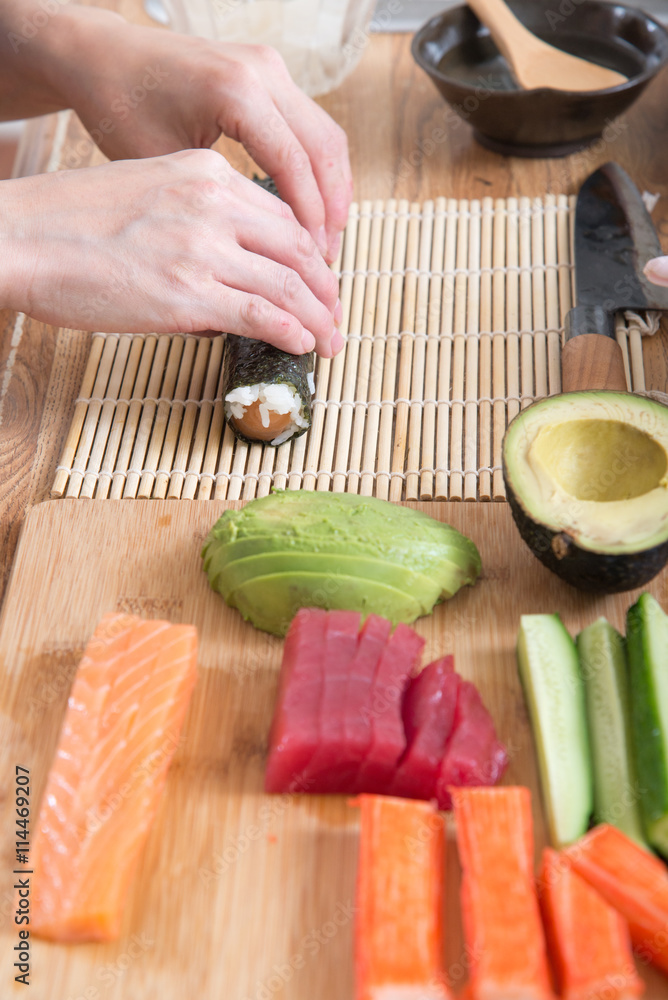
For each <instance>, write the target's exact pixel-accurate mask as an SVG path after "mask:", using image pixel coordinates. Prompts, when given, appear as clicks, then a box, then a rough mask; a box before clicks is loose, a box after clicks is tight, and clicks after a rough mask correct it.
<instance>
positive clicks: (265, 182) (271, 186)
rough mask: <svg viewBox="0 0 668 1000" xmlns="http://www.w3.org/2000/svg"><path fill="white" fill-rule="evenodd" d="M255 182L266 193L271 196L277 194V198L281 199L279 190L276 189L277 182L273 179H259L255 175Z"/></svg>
mask: <svg viewBox="0 0 668 1000" xmlns="http://www.w3.org/2000/svg"><path fill="white" fill-rule="evenodd" d="M253 180H254V181H255V183H256V184H258V185H259V186H260V187H261V188H264V189H265V191H268V192H269V194H275V195H276V197H277V198H280V197H281V196H280V194H279V193H278V188H277V187H276V181H275V180H274V178H273V177H258V175H257V174H253Z"/></svg>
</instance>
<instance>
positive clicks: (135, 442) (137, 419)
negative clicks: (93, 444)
mask: <svg viewBox="0 0 668 1000" xmlns="http://www.w3.org/2000/svg"><path fill="white" fill-rule="evenodd" d="M171 346H172V338H171V337H170V336H169V335H168V334H163V335H162V336H160V337H158V341H157V344H156V346H155V351H154V353H153V355H152V358H151V362H152V363H151V369H150V375H149V380H148V385H147V387H146V399H144V401H143V402H139V403H138V405H137V407H136V408H135V407H134V403H133V404H132V405H131V406H130V412H129V413H128V420H127V422H126V427H125V432H124V434H123V442H121V451H123V459H124V460H125V451H126V448H124V444H126V442H127V445H126V447H127V448H129V449H131V453H129V455H130V457H129V458H128V460H127V461H128V462H129V467H128V464H127V463H126V462H125V461H124V462H123V465H121V466H120V471H119V474H118V475H114V478H113V481H112V484H111V499H112V500H118V499H120V497H121V496H122V497H123V498H124V499H127V498H130V499H134V498H135V497H136V496H137V489H138V487H139V480H140V479H141V469H142V466H143V463H144V456H145V455H146V448H147V447H148V441H149V434H150V431H151V426H152V424H153V417H154V415H155V411H156V409H157V405H158V404H157V402H156V400H157V398H158V396H159V395H160V386H161V385H162V381H163V377H164V374H165V365H166V364H167V361H168V358H169V351H170V347H171ZM126 470H127V472H126Z"/></svg>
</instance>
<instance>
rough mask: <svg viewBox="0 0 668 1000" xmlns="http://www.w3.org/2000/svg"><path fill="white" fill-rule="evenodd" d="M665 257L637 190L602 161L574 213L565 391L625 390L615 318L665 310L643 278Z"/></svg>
mask: <svg viewBox="0 0 668 1000" xmlns="http://www.w3.org/2000/svg"><path fill="white" fill-rule="evenodd" d="M661 253H662V250H661V244H660V242H659V238H658V236H657V233H656V230H655V228H654V224H653V222H652V220H651V219H650V217H649V213H648V212H647V209H646V208H645V204H644V202H643V200H642V198H641V196H640V192H639V191H638V189H637V187H636V186H635V184H634V183H633V181H632V180H631V178H630V177H629V176H628V174H627V173H625V171H624V170H622V168H621V167H620V166H619V165H618V164H617V163H606V164H605V166H603V167H600V169H598V170H596V171H595V172H594V173H593V174H592V175H591V176H590V177H588V178H587V180H586V181H585V182H584V184H583V185H582V187H581V188H580V193H579V194H578V199H577V203H576V207H575V299H576V302H577V305H576V306H575V307H574V308H573V309H571V310H570V312H569V313H568V315H567V316H566V337H565V344H564V349H563V351H562V355H561V384H562V390H563V391H564V392H570V391H572V390H577V389H621V390H626V388H627V385H626V376H625V374H624V362H623V359H622V352H621V348H620V347H619V344H618V343H617V339H616V337H615V313H616V312H619V311H621V310H624V309H634V310H644V309H668V288H664V287H661V286H660V285H654V284H652V282H651V281H648V279H647V278H646V277H645V275H644V274H643V267H644V266H645V264H646V263H647V261H648V260H651V259H652V257H659V256H660V255H661Z"/></svg>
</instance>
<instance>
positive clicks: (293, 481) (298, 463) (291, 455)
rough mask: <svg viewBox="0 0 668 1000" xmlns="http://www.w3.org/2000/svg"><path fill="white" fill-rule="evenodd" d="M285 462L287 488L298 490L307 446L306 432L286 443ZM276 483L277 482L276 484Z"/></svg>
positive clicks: (301, 480)
mask: <svg viewBox="0 0 668 1000" xmlns="http://www.w3.org/2000/svg"><path fill="white" fill-rule="evenodd" d="M287 447H288V451H286V453H285V455H286V458H285V462H286V470H287V471H289V473H290V475H289V477H288V480H287V488H288V489H289V490H299V489H301V488H302V482H303V477H304V462H305V460H306V449H307V448H308V434H302V435H301V437H298V438H297V440H296V441H291V442H289V444H288V445H287ZM276 485H278V483H277V484H276Z"/></svg>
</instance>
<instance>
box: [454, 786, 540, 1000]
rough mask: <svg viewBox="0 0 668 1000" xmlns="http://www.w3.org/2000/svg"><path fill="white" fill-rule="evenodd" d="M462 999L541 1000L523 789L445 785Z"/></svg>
mask: <svg viewBox="0 0 668 1000" xmlns="http://www.w3.org/2000/svg"><path fill="white" fill-rule="evenodd" d="M450 794H451V795H452V800H453V803H454V810H455V821H456V826H457V844H458V847H459V857H460V861H461V864H462V869H463V872H462V888H461V905H462V918H463V924H464V937H465V942H466V951H467V956H468V962H469V982H468V985H467V989H466V997H467V1000H549V998H552V997H553V994H552V990H551V985H550V973H549V966H548V962H547V948H546V944H545V937H544V934H543V926H542V922H541V917H540V908H539V904H538V896H537V893H536V885H535V879H534V873H533V824H532V818H531V798H530V793H529V789H528V788H519V787H517V788H452V789H451V790H450Z"/></svg>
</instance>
